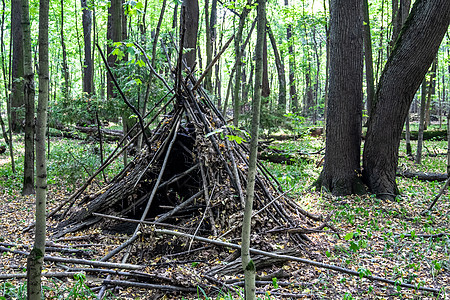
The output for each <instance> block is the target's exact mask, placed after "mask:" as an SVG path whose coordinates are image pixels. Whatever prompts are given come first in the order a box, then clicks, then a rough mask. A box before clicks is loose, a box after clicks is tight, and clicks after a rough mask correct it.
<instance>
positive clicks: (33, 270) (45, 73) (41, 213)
mask: <svg viewBox="0 0 450 300" xmlns="http://www.w3.org/2000/svg"><path fill="white" fill-rule="evenodd" d="M48 14H49V0H41V1H40V3H39V97H38V110H37V123H36V175H37V176H36V184H37V191H36V214H35V216H36V227H35V238H34V246H33V249H32V250H31V252H30V255H29V256H28V259H27V281H28V284H27V287H28V288H27V292H28V299H30V300H40V299H41V296H42V295H41V294H42V288H41V272H42V265H43V262H44V255H45V227H46V216H45V215H46V199H47V162H46V160H45V133H46V131H47V107H48V82H49V66H48V64H49V63H48Z"/></svg>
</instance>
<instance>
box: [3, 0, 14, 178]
mask: <svg viewBox="0 0 450 300" xmlns="http://www.w3.org/2000/svg"><path fill="white" fill-rule="evenodd" d="M5 11H6V1H5V0H2V22H1V28H3V27H4V25H5ZM4 34H5V31H3V30H2V31H1V40H2V43H1V48H0V51H1V53H2V55H1V58H2V73H3V80H4V86H5V102H6V116H7V122H8V131H6V129H5V126H4V125H3V120H2V130H3V136H4V139H5V142H6V143H7V144H8V148H9V157H10V158H11V170H12V172H13V173H16V165H15V161H14V148H13V142H12V129H11V95H10V92H9V91H10V87H11V80H10V77H9V74H10V73H9V74H8V72H7V65H6V64H7V62H9V63H10V65H9V66H11V48H12V46H11V45H12V43H11V41H12V38H11V37H10V45H9V50H10V51H9V58H8V59H6V57H7V55H8V53H7V52H6V49H5V43H4V42H3V39H4Z"/></svg>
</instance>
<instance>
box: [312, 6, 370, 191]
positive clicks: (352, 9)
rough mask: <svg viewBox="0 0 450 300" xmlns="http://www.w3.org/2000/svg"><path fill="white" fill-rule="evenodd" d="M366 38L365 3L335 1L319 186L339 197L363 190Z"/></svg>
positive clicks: (331, 10) (331, 22) (332, 13)
mask: <svg viewBox="0 0 450 300" xmlns="http://www.w3.org/2000/svg"><path fill="white" fill-rule="evenodd" d="M362 39H363V37H362V3H361V1H359V0H332V1H331V2H330V48H329V49H330V88H329V98H328V110H327V125H326V126H327V127H326V150H325V165H324V168H323V171H322V174H321V176H320V177H319V180H318V183H319V184H321V185H322V186H323V187H324V188H325V189H326V190H327V191H330V192H332V193H333V194H335V195H347V194H352V193H357V192H359V189H360V185H359V181H360V179H359V177H358V176H359V173H360V148H361V122H362V97H363V96H362V79H363V53H362V49H363V40H362Z"/></svg>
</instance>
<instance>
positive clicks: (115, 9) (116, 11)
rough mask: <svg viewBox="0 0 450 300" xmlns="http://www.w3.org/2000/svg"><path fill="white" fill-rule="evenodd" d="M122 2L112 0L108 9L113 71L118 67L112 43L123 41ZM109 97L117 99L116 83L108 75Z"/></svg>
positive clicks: (109, 50)
mask: <svg viewBox="0 0 450 300" xmlns="http://www.w3.org/2000/svg"><path fill="white" fill-rule="evenodd" d="M122 10H123V9H122V0H111V5H110V7H109V9H108V12H109V13H108V29H107V32H106V35H107V39H108V49H107V52H108V65H109V67H110V68H111V69H114V67H115V66H116V59H117V56H116V55H111V52H112V51H113V50H114V47H113V45H112V43H114V42H119V41H121V40H122V18H121V15H122V13H121V11H122ZM107 96H108V98H109V99H112V98H114V97H115V95H114V83H113V81H112V78H111V76H110V75H109V74H108V75H107Z"/></svg>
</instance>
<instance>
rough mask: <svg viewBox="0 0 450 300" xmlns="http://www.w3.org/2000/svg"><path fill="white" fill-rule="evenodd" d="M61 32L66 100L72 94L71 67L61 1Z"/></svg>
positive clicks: (62, 0) (62, 1)
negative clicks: (65, 38)
mask: <svg viewBox="0 0 450 300" xmlns="http://www.w3.org/2000/svg"><path fill="white" fill-rule="evenodd" d="M60 26H61V30H60V38H61V50H62V59H63V60H62V72H63V76H64V85H63V90H62V92H63V95H64V98H65V99H66V100H68V98H69V94H70V90H69V88H70V84H69V66H68V64H67V51H66V43H65V42H64V0H61V24H60Z"/></svg>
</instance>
